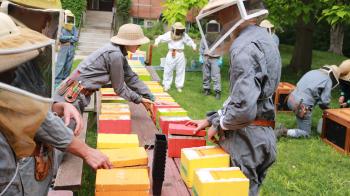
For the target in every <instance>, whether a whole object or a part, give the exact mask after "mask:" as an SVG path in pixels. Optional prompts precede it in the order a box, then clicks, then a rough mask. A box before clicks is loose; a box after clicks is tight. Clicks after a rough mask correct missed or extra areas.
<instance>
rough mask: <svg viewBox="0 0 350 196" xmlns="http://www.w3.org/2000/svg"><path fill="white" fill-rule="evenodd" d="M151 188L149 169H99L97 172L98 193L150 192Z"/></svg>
mask: <svg viewBox="0 0 350 196" xmlns="http://www.w3.org/2000/svg"><path fill="white" fill-rule="evenodd" d="M149 189H150V182H149V177H148V171H147V169H110V170H104V169H99V170H97V172H96V195H108V193H119V194H116V195H120V194H121V193H125V194H123V195H129V193H131V194H136V193H138V192H139V193H144V192H148V191H149ZM103 192H104V193H103ZM141 195H143V194H141Z"/></svg>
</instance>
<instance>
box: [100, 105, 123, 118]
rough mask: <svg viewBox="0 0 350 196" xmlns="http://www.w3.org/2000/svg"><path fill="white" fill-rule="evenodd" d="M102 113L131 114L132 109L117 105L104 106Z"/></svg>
mask: <svg viewBox="0 0 350 196" xmlns="http://www.w3.org/2000/svg"><path fill="white" fill-rule="evenodd" d="M101 114H118V115H129V116H130V109H129V108H117V107H114V108H113V107H107V108H106V107H104V108H101Z"/></svg>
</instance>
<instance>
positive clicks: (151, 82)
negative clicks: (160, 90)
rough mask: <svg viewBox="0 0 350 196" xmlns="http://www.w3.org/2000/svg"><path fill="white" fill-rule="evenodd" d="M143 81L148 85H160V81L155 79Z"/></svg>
mask: <svg viewBox="0 0 350 196" xmlns="http://www.w3.org/2000/svg"><path fill="white" fill-rule="evenodd" d="M143 83H145V85H146V86H150V85H160V83H159V82H157V81H145V82H143Z"/></svg>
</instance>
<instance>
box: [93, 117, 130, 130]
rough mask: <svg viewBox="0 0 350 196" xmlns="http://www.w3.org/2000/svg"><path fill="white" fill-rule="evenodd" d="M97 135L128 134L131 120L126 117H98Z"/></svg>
mask: <svg viewBox="0 0 350 196" xmlns="http://www.w3.org/2000/svg"><path fill="white" fill-rule="evenodd" d="M98 133H116V134H130V133H131V120H130V116H128V115H100V116H99V129H98Z"/></svg>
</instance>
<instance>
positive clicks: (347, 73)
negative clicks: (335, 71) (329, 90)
mask: <svg viewBox="0 0 350 196" xmlns="http://www.w3.org/2000/svg"><path fill="white" fill-rule="evenodd" d="M339 69H340V73H341V77H340V79H341V80H346V81H350V59H348V60H345V61H343V62H342V63H341V64H340V65H339Z"/></svg>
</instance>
